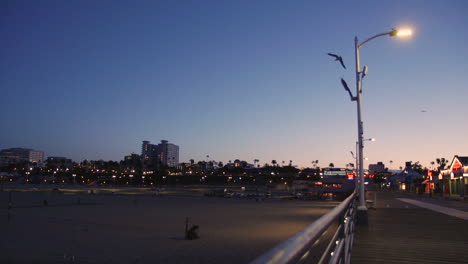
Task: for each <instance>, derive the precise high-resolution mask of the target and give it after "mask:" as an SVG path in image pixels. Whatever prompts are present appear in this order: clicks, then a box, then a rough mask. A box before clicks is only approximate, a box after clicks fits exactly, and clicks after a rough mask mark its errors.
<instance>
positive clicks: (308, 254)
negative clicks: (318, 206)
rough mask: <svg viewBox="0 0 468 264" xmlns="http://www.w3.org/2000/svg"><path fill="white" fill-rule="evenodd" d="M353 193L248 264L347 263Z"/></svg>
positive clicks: (351, 234)
mask: <svg viewBox="0 0 468 264" xmlns="http://www.w3.org/2000/svg"><path fill="white" fill-rule="evenodd" d="M356 197H357V196H356V193H355V192H354V193H353V194H351V195H350V196H349V197H348V198H346V200H344V201H343V202H342V203H340V204H339V205H338V206H337V207H335V208H333V209H332V210H331V211H330V212H328V213H327V214H325V215H323V216H322V217H320V218H319V219H317V220H316V221H314V222H313V223H312V224H310V225H309V226H307V227H306V228H304V229H303V230H301V231H299V232H298V233H297V234H295V235H294V236H292V237H290V238H289V239H287V240H286V241H284V242H282V243H281V244H279V245H277V246H276V247H274V248H272V249H271V250H269V251H268V252H266V253H265V254H263V255H261V256H259V257H258V258H256V259H255V260H253V261H252V262H251V263H250V264H293V263H301V264H302V263H346V264H347V263H350V260H351V249H352V245H353V239H354V228H355V223H356Z"/></svg>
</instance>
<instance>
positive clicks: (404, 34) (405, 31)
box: [396, 29, 413, 37]
mask: <svg viewBox="0 0 468 264" xmlns="http://www.w3.org/2000/svg"><path fill="white" fill-rule="evenodd" d="M411 35H413V32H412V31H411V29H402V30H397V32H396V36H397V37H407V36H411Z"/></svg>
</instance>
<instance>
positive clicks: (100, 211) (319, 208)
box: [0, 192, 337, 263]
mask: <svg viewBox="0 0 468 264" xmlns="http://www.w3.org/2000/svg"><path fill="white" fill-rule="evenodd" d="M8 200H9V193H8V192H2V193H1V200H0V208H1V209H0V222H1V227H2V230H1V233H2V238H1V242H0V248H1V251H2V254H0V262H1V263H248V262H249V261H251V260H252V259H254V258H255V257H256V256H258V255H260V254H262V253H263V252H265V251H266V250H268V249H270V248H271V247H273V246H275V245H276V244H278V243H279V242H281V241H283V240H285V239H287V238H288V237H289V236H291V235H293V234H295V233H296V232H297V231H299V230H301V229H302V228H304V227H306V226H307V225H309V224H310V223H312V222H313V221H314V220H315V219H317V218H319V217H320V216H321V215H323V214H325V213H326V212H328V211H329V210H330V209H331V208H333V207H334V206H335V205H336V204H337V202H334V201H299V200H284V199H267V200H265V201H263V202H259V201H256V200H255V199H233V198H212V197H178V196H163V197H158V196H150V195H147V196H131V195H76V194H74V195H70V194H64V193H58V192H13V193H12V201H13V202H12V205H13V208H12V209H11V211H10V217H9V218H8V209H7V208H8ZM44 200H47V206H45V205H44ZM187 217H188V218H189V222H190V225H199V226H200V230H199V235H200V239H197V240H185V239H184V230H185V221H186V218H187Z"/></svg>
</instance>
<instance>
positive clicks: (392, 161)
mask: <svg viewBox="0 0 468 264" xmlns="http://www.w3.org/2000/svg"><path fill="white" fill-rule="evenodd" d="M392 163H393V160H391V161H390V169H392Z"/></svg>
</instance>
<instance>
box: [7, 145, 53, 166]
mask: <svg viewBox="0 0 468 264" xmlns="http://www.w3.org/2000/svg"><path fill="white" fill-rule="evenodd" d="M22 162H29V163H35V164H36V165H37V166H42V163H43V162H44V152H43V151H38V150H33V149H26V148H10V149H2V150H1V151H0V167H3V166H8V165H10V164H18V163H22Z"/></svg>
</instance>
